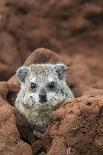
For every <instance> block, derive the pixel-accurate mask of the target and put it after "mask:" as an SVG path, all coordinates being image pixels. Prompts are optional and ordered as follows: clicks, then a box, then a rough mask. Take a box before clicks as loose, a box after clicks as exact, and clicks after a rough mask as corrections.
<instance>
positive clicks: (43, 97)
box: [39, 89, 47, 103]
mask: <svg viewBox="0 0 103 155" xmlns="http://www.w3.org/2000/svg"><path fill="white" fill-rule="evenodd" d="M39 102H41V103H43V102H47V95H46V91H45V89H41V90H40V93H39Z"/></svg>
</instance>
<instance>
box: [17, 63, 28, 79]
mask: <svg viewBox="0 0 103 155" xmlns="http://www.w3.org/2000/svg"><path fill="white" fill-rule="evenodd" d="M28 73H29V67H26V66H24V67H20V68H19V69H18V70H17V71H16V76H17V78H18V79H19V81H20V82H25V78H26V76H27V75H28Z"/></svg>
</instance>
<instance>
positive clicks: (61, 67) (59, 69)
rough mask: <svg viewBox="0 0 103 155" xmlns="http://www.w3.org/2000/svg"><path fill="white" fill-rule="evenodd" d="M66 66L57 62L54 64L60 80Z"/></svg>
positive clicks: (63, 75)
mask: <svg viewBox="0 0 103 155" xmlns="http://www.w3.org/2000/svg"><path fill="white" fill-rule="evenodd" d="M67 68H68V66H67V65H64V64H57V65H55V66H54V69H55V71H56V73H57V74H58V78H59V79H60V80H62V79H63V78H64V77H65V74H66V71H67Z"/></svg>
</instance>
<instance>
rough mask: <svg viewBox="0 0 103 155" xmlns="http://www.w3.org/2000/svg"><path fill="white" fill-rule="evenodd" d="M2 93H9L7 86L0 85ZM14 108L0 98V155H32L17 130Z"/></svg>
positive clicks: (4, 84)
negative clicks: (3, 91)
mask: <svg viewBox="0 0 103 155" xmlns="http://www.w3.org/2000/svg"><path fill="white" fill-rule="evenodd" d="M0 88H2V89H1V90H0V92H1V91H2V90H3V89H4V90H5V96H6V93H7V84H6V82H5V83H3V84H2V83H1V84H0ZM14 114H15V113H14V108H13V107H11V106H10V105H9V104H8V102H7V101H6V99H3V97H2V95H1V96H0V154H1V155H7V154H9V155H14V154H17V155H31V154H32V151H31V148H30V146H29V145H28V144H26V143H25V142H23V141H22V140H21V139H20V135H19V132H18V130H17V128H16V120H15V115H14Z"/></svg>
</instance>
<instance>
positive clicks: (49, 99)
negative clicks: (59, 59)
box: [16, 64, 67, 105]
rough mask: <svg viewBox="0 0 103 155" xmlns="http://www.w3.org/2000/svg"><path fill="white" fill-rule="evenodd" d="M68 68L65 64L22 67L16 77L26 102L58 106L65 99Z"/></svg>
mask: <svg viewBox="0 0 103 155" xmlns="http://www.w3.org/2000/svg"><path fill="white" fill-rule="evenodd" d="M66 70H67V66H66V65H64V64H32V65H30V66H23V67H20V68H19V69H18V70H17V72H16V76H17V78H18V79H19V81H20V83H21V90H22V91H23V93H24V100H25V102H28V103H29V102H31V103H32V105H33V104H37V105H45V104H51V105H56V104H57V101H58V102H61V101H62V100H63V99H65V90H66V88H67V84H66Z"/></svg>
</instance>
